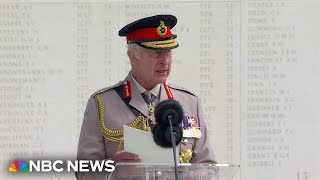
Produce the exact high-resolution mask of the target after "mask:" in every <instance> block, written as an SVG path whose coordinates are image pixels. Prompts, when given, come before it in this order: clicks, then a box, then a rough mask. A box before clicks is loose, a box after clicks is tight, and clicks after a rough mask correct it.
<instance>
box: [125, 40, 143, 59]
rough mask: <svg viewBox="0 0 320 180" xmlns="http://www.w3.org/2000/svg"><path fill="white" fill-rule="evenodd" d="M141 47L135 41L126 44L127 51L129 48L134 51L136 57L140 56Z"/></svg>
mask: <svg viewBox="0 0 320 180" xmlns="http://www.w3.org/2000/svg"><path fill="white" fill-rule="evenodd" d="M141 48H142V47H141V46H139V45H138V44H136V43H131V44H128V51H129V50H133V52H134V53H135V56H136V57H140V56H141V54H140V52H141Z"/></svg>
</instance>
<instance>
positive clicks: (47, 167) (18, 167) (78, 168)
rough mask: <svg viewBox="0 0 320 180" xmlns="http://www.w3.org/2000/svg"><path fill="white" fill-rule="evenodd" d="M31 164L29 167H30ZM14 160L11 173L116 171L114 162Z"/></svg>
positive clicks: (10, 168) (10, 169)
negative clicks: (27, 161)
mask: <svg viewBox="0 0 320 180" xmlns="http://www.w3.org/2000/svg"><path fill="white" fill-rule="evenodd" d="M28 164H29V166H28ZM28 164H27V163H26V162H25V161H22V160H14V161H13V162H12V163H11V164H10V167H9V169H8V170H9V172H51V171H54V172H64V171H67V172H113V171H114V170H115V166H114V161H112V160H101V161H98V160H74V161H71V160H67V161H62V160H54V161H50V160H36V161H33V160H29V163H28Z"/></svg>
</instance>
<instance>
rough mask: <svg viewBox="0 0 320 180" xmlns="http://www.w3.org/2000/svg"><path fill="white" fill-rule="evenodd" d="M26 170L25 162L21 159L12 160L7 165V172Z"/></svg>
mask: <svg viewBox="0 0 320 180" xmlns="http://www.w3.org/2000/svg"><path fill="white" fill-rule="evenodd" d="M18 171H19V172H28V171H29V169H28V167H27V163H26V162H24V161H21V160H14V161H13V162H12V163H11V164H10V167H9V172H18Z"/></svg>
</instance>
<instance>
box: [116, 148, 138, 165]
mask: <svg viewBox="0 0 320 180" xmlns="http://www.w3.org/2000/svg"><path fill="white" fill-rule="evenodd" d="M112 160H114V162H115V163H118V162H141V159H140V158H139V156H138V155H137V154H133V153H130V152H127V151H124V150H122V151H118V152H116V154H115V155H114V156H113V157H112Z"/></svg>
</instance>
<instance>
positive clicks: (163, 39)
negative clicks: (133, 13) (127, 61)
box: [119, 15, 179, 49]
mask: <svg viewBox="0 0 320 180" xmlns="http://www.w3.org/2000/svg"><path fill="white" fill-rule="evenodd" d="M176 24H177V18H176V17H175V16H173V15H156V16H150V17H146V18H142V19H139V20H137V21H134V22H132V23H130V24H128V25H126V26H124V27H123V28H122V29H120V31H119V36H126V38H127V44H131V43H137V44H138V45H140V46H142V47H144V48H148V49H173V48H176V47H178V46H179V44H178V43H177V41H176V38H177V35H174V34H172V33H171V29H172V28H173V27H174V26H175V25H176Z"/></svg>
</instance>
